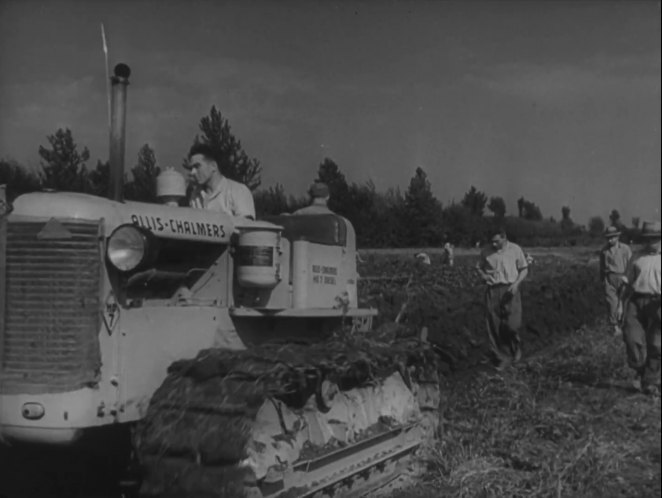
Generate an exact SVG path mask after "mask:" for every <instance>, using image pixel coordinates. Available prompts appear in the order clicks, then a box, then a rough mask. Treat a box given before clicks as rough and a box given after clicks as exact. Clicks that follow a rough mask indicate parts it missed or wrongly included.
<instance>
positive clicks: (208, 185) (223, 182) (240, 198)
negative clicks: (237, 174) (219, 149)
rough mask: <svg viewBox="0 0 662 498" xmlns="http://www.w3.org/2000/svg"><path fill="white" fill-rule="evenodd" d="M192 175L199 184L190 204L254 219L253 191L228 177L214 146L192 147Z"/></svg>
mask: <svg viewBox="0 0 662 498" xmlns="http://www.w3.org/2000/svg"><path fill="white" fill-rule="evenodd" d="M188 159H189V160H188V164H187V165H186V166H185V167H186V169H187V170H188V171H189V177H190V178H191V179H192V180H193V181H194V182H195V184H196V185H197V186H198V187H199V189H198V190H199V193H198V194H196V195H195V196H194V197H193V198H192V199H191V200H190V206H191V207H193V208H197V209H208V210H210V211H218V212H220V213H225V214H229V215H230V216H239V217H244V218H250V219H253V220H254V219H255V203H254V202H253V195H252V194H251V191H250V190H249V189H248V187H247V186H246V185H244V184H243V183H239V182H235V181H234V180H230V179H229V178H226V177H225V176H223V174H222V173H221V171H220V169H219V168H218V163H217V162H216V159H215V158H214V150H213V149H212V148H211V147H210V146H209V145H206V144H196V145H194V146H193V147H191V150H190V151H189V155H188Z"/></svg>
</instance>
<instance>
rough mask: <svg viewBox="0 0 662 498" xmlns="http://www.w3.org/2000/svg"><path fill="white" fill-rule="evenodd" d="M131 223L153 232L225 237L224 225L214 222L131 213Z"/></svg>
mask: <svg viewBox="0 0 662 498" xmlns="http://www.w3.org/2000/svg"><path fill="white" fill-rule="evenodd" d="M131 223H133V224H134V225H137V226H139V227H142V228H146V229H147V230H149V231H151V232H171V233H177V234H182V235H198V236H202V237H210V238H214V239H222V238H224V237H225V229H224V227H223V225H216V224H214V223H201V222H198V221H188V220H178V219H174V218H161V217H160V216H141V215H138V214H132V215H131Z"/></svg>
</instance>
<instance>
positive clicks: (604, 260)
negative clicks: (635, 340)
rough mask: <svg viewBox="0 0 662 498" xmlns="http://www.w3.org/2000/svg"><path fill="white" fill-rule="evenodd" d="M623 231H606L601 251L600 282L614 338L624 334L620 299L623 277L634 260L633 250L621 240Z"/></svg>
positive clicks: (612, 228) (611, 229)
mask: <svg viewBox="0 0 662 498" xmlns="http://www.w3.org/2000/svg"><path fill="white" fill-rule="evenodd" d="M620 235H621V231H620V230H619V229H618V228H617V227H615V226H610V227H607V229H606V230H605V238H606V239H607V244H606V245H605V246H604V247H603V248H602V250H601V251H600V280H602V282H603V285H604V288H605V301H606V302H607V309H608V313H609V314H608V319H609V327H610V330H611V331H612V332H613V334H614V336H620V335H622V334H623V332H622V331H621V327H620V321H621V314H622V307H621V306H622V303H621V300H620V298H619V296H620V294H621V287H622V286H623V276H624V275H625V271H626V269H627V267H628V263H629V262H630V259H631V258H632V250H631V249H630V247H629V246H628V245H627V244H624V243H623V242H621V241H620V240H619V237H620Z"/></svg>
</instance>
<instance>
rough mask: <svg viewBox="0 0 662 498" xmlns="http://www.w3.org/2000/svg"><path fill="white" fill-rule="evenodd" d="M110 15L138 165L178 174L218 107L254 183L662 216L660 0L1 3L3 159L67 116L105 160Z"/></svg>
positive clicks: (34, 153) (556, 212) (578, 213)
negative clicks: (419, 179)
mask: <svg viewBox="0 0 662 498" xmlns="http://www.w3.org/2000/svg"><path fill="white" fill-rule="evenodd" d="M101 23H103V24H104V27H105V32H106V37H107V41H108V48H109V59H110V65H111V68H112V67H113V66H114V65H115V64H116V63H118V62H125V63H127V64H128V65H129V66H130V67H131V69H132V74H131V78H130V86H129V89H128V91H129V93H128V111H127V143H126V166H127V169H129V168H130V167H131V166H133V165H134V164H135V162H136V157H137V154H138V150H139V149H140V147H141V146H142V145H143V144H145V143H147V144H149V145H150V146H151V147H152V148H153V149H154V150H155V152H156V157H157V161H158V164H159V165H160V166H161V167H167V166H178V165H180V164H181V162H182V159H183V158H184V157H185V156H186V154H187V152H188V149H189V147H190V145H191V143H192V141H193V138H194V137H195V135H196V134H197V133H198V128H197V127H198V123H199V121H200V118H201V117H203V116H205V115H207V114H208V113H209V110H210V108H211V106H212V105H215V106H216V107H217V108H218V109H220V110H221V112H222V114H223V116H224V117H225V118H226V119H227V120H228V121H229V123H230V126H231V128H232V132H233V134H234V135H235V136H236V137H237V138H238V139H239V140H241V143H242V146H243V148H244V150H245V151H246V153H247V154H248V155H249V157H254V158H256V159H258V160H259V161H260V163H261V164H262V167H263V175H262V185H263V186H264V187H268V186H271V185H274V184H276V183H277V182H278V183H281V184H283V185H284V187H285V189H286V191H287V192H288V193H292V194H295V195H297V196H299V195H303V194H304V192H305V190H306V188H307V186H308V185H309V184H310V182H311V181H312V180H313V179H314V178H315V177H316V173H317V168H318V166H319V164H320V163H321V162H322V161H323V160H324V158H330V159H332V160H333V161H335V162H336V163H337V164H338V166H339V167H340V169H341V171H343V173H345V175H346V177H347V179H348V180H349V181H350V182H357V183H364V182H366V181H368V180H372V181H373V182H374V183H375V185H376V186H377V189H378V190H381V191H383V190H386V189H387V188H389V187H399V188H400V189H401V190H403V191H404V190H406V188H407V186H408V184H409V181H410V179H411V178H412V176H413V175H414V172H415V170H416V168H417V167H422V168H423V169H424V170H425V172H426V173H427V175H428V178H429V180H430V182H431V184H432V189H433V192H434V194H435V195H436V196H437V198H438V199H439V200H440V201H441V202H442V203H444V204H448V203H450V202H451V201H452V200H456V201H459V200H461V198H462V197H463V195H464V193H465V192H466V191H467V190H469V188H470V187H471V186H472V185H473V186H475V187H476V188H478V189H479V190H482V191H484V192H485V193H486V194H487V195H488V196H501V197H503V198H504V199H505V200H506V203H507V207H508V212H510V213H511V214H512V213H516V201H517V199H518V198H519V197H520V196H524V197H525V198H526V199H528V200H531V201H533V202H535V203H536V204H538V205H539V206H540V207H541V209H542V212H543V215H545V216H546V217H549V216H554V217H556V218H557V219H559V218H560V217H561V207H562V206H564V205H568V206H570V208H571V216H572V217H573V219H574V220H575V221H576V222H579V223H587V222H588V219H589V218H590V217H591V216H594V215H599V216H602V217H603V218H605V219H606V218H607V217H608V215H609V212H610V211H611V210H612V209H618V210H619V211H620V213H621V215H622V217H623V220H624V221H626V222H629V221H630V219H631V217H633V216H639V217H641V218H642V219H658V220H659V219H660V198H661V176H660V162H661V155H660V142H661V138H660V137H661V131H660V128H661V127H660V122H661V110H660V109H661V98H660V80H661V76H660V73H661V63H660V60H661V49H660V46H661V34H660V33H661V21H660V2H659V1H652V0H651V1H636V0H628V1H625V0H623V1H603V0H576V1H563V0H555V1H552V0H547V1H534V0H527V1H524V0H520V1H507V0H506V1H500V2H496V1H478V0H469V1H462V2H453V1H436V2H434V1H397V2H396V1H379V2H378V1H362V2H359V1H314V0H307V1H293V0H292V1H290V0H282V1H279V2H276V1H250V0H244V1H203V0H197V1H193V0H191V1H184V0H161V1H140V0H135V1H128V0H119V1H118V0H114V1H110V0H91V1H87V2H83V1H72V0H41V1H35V0H23V1H20V2H19V1H18V0H0V157H1V158H4V159H14V160H16V161H18V162H20V163H22V164H25V165H29V166H31V167H37V166H38V165H39V156H38V148H39V145H47V139H46V137H47V136H48V135H50V134H53V133H54V132H55V131H56V130H57V129H58V128H70V129H71V130H72V132H73V135H74V138H75V140H76V142H77V143H78V144H79V146H80V147H82V146H87V147H88V148H89V150H90V153H91V157H92V159H91V161H90V162H91V163H92V165H94V164H96V160H97V159H103V160H105V159H107V157H108V111H107V79H106V69H105V67H106V66H105V62H104V53H103V50H102V39H101V27H100V26H101Z"/></svg>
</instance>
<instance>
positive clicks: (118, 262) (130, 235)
mask: <svg viewBox="0 0 662 498" xmlns="http://www.w3.org/2000/svg"><path fill="white" fill-rule="evenodd" d="M149 243H150V241H149V236H148V234H147V233H145V232H144V231H143V230H140V229H139V228H137V227H135V226H133V225H122V226H119V227H117V228H116V229H115V231H114V232H113V233H112V234H111V235H110V238H109V239H108V244H107V246H106V247H107V249H106V253H107V255H108V259H109V260H110V262H111V263H112V264H113V266H114V267H115V268H117V269H118V270H120V271H131V270H133V269H135V268H137V267H138V266H140V264H141V263H143V262H144V261H145V259H146V258H147V254H148V253H149Z"/></svg>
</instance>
